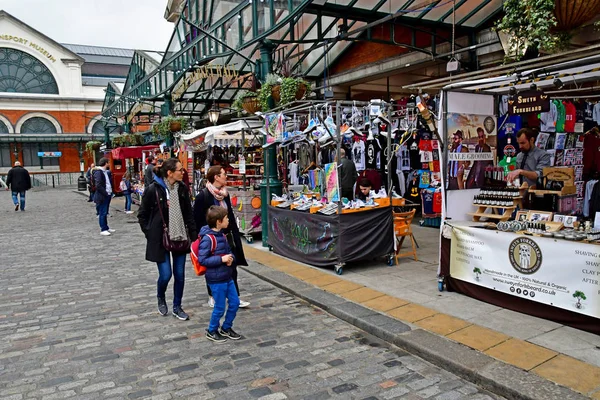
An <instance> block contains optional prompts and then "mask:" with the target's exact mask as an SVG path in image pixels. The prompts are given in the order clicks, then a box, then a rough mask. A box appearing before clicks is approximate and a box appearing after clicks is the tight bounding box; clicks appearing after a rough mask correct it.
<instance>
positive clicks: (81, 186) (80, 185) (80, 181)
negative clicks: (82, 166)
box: [77, 175, 87, 192]
mask: <svg viewBox="0 0 600 400" xmlns="http://www.w3.org/2000/svg"><path fill="white" fill-rule="evenodd" d="M77 190H78V191H80V192H85V191H86V190H87V180H86V179H85V176H83V175H81V176H80V177H79V178H77Z"/></svg>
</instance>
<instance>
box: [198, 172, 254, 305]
mask: <svg viewBox="0 0 600 400" xmlns="http://www.w3.org/2000/svg"><path fill="white" fill-rule="evenodd" d="M206 180H207V181H208V182H207V183H206V187H205V188H204V189H202V190H201V191H200V193H198V195H197V196H196V201H195V202H194V220H195V221H196V226H204V225H206V224H207V220H206V213H207V211H208V209H209V208H210V206H214V205H217V206H221V207H223V208H225V209H226V210H227V216H228V217H229V221H230V223H229V226H228V227H227V228H223V233H224V234H225V237H226V238H227V242H228V243H229V247H230V248H231V249H232V250H233V254H234V256H235V260H236V264H235V265H236V266H237V265H248V262H246V257H245V256H244V249H243V247H242V240H241V238H240V230H239V228H238V226H237V224H236V223H235V215H234V214H233V208H232V207H231V199H230V198H229V193H227V173H226V172H225V169H224V168H223V166H221V165H213V166H212V167H210V168H209V169H208V172H207V173H206ZM232 278H233V282H234V284H235V289H236V291H237V295H238V297H239V296H240V287H239V285H238V282H237V268H233V271H232ZM206 289H207V291H208V296H209V298H208V305H209V307H214V305H215V300H214V298H213V295H212V291H211V289H210V285H206ZM249 305H250V303H249V302H247V301H243V300H240V308H245V307H248V306H249Z"/></svg>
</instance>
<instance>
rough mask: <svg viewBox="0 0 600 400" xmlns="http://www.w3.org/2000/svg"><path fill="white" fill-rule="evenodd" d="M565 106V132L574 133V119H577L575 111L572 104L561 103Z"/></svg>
mask: <svg viewBox="0 0 600 400" xmlns="http://www.w3.org/2000/svg"><path fill="white" fill-rule="evenodd" d="M563 105H564V106H565V132H575V119H576V118H577V110H576V109H575V106H574V105H573V103H570V102H568V101H565V102H563Z"/></svg>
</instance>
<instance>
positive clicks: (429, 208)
mask: <svg viewBox="0 0 600 400" xmlns="http://www.w3.org/2000/svg"><path fill="white" fill-rule="evenodd" d="M421 193H422V196H423V214H433V193H434V191H433V190H428V189H425V190H423V192H421Z"/></svg>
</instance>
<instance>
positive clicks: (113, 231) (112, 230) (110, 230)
mask: <svg viewBox="0 0 600 400" xmlns="http://www.w3.org/2000/svg"><path fill="white" fill-rule="evenodd" d="M108 231H109V232H110V233H115V232H116V230H114V229H109V230H108Z"/></svg>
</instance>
